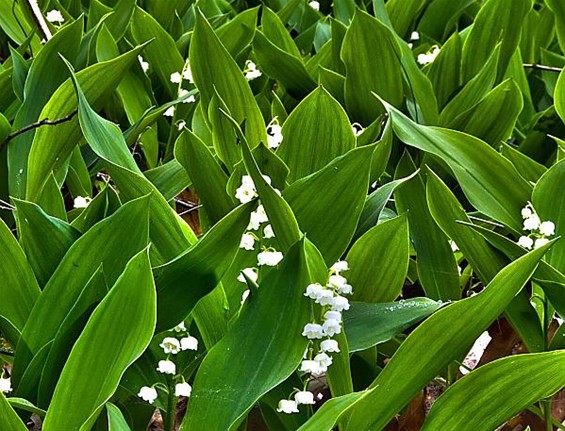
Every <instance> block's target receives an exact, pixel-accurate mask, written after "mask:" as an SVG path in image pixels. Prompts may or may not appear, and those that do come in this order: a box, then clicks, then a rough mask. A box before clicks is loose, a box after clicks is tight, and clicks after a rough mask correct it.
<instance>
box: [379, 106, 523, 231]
mask: <svg viewBox="0 0 565 431" xmlns="http://www.w3.org/2000/svg"><path fill="white" fill-rule="evenodd" d="M386 106H387V109H388V111H389V112H390V114H391V119H392V124H393V128H394V131H395V133H396V135H397V136H398V138H399V139H400V140H401V141H403V142H404V143H406V144H408V145H410V146H413V147H416V148H419V149H421V150H423V151H426V152H429V153H432V154H434V155H436V156H438V157H439V158H441V159H442V160H443V161H444V162H445V163H447V165H448V166H449V167H450V169H451V170H452V171H453V174H454V175H455V177H456V178H457V181H458V182H459V184H460V185H461V188H462V189H463V192H464V193H465V195H466V196H467V199H469V202H471V204H472V205H473V206H474V207H475V208H477V209H478V210H479V211H481V212H482V213H484V214H486V215H488V216H490V217H492V218H494V219H495V220H498V221H500V222H502V223H505V224H506V225H507V226H508V227H510V228H512V229H514V230H515V231H518V232H521V231H522V218H521V216H520V211H521V209H522V208H523V207H524V205H525V203H526V202H527V201H528V200H529V199H530V195H531V186H530V185H529V184H528V182H527V181H526V180H524V179H523V178H522V177H521V176H520V174H519V173H518V171H517V170H516V168H514V166H513V165H512V164H511V163H510V162H509V161H508V160H507V159H505V158H504V157H502V156H501V155H500V154H499V153H497V152H496V151H495V150H494V149H493V148H492V147H491V146H490V145H488V144H487V143H485V142H484V141H481V140H480V139H478V138H474V137H472V136H470V135H467V134H465V133H461V132H457V131H455V130H448V129H442V128H439V127H426V126H420V125H418V124H416V123H414V122H412V121H411V120H409V119H408V118H407V117H406V116H405V115H403V114H402V113H401V112H400V111H397V110H396V109H395V108H393V107H392V106H390V105H388V104H386Z"/></svg>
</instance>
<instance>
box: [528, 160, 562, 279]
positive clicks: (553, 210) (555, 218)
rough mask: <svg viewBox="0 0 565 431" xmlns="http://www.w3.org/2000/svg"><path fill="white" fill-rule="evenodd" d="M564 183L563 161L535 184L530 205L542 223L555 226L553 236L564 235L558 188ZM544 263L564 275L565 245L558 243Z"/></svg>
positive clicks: (560, 197) (560, 196) (560, 195)
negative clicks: (550, 222) (551, 223)
mask: <svg viewBox="0 0 565 431" xmlns="http://www.w3.org/2000/svg"><path fill="white" fill-rule="evenodd" d="M564 181H565V161H561V162H559V163H557V164H555V165H553V166H552V167H551V168H550V169H549V170H548V171H547V172H546V173H545V174H544V175H543V176H542V177H541V178H540V179H539V181H538V182H537V184H536V186H535V188H534V193H533V194H532V203H533V205H534V208H535V209H536V211H537V212H538V214H539V216H540V218H541V220H542V221H546V220H549V221H552V222H553V223H554V224H555V235H557V236H563V235H564V234H565V198H564V196H563V193H561V191H560V190H561V188H560V186H561V185H562V184H563V182H564ZM546 261H547V263H549V264H550V265H551V266H553V267H554V268H555V269H557V270H558V271H560V272H561V273H563V274H565V243H564V242H563V241H559V242H558V243H557V244H555V246H554V247H553V248H552V249H551V251H550V252H548V253H547V256H546Z"/></svg>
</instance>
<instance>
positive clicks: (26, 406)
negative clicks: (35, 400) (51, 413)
mask: <svg viewBox="0 0 565 431" xmlns="http://www.w3.org/2000/svg"><path fill="white" fill-rule="evenodd" d="M8 402H9V403H10V405H11V406H13V407H15V408H17V409H20V410H24V411H26V412H30V413H35V414H36V415H38V416H41V417H43V416H45V413H46V412H45V410H43V409H40V408H39V407H37V406H34V405H33V404H32V403H30V402H29V401H28V400H26V399H24V398H18V397H10V398H8Z"/></svg>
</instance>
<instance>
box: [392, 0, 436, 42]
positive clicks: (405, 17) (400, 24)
mask: <svg viewBox="0 0 565 431" xmlns="http://www.w3.org/2000/svg"><path fill="white" fill-rule="evenodd" d="M426 3H427V1H426V0H408V1H407V0H390V1H388V2H387V3H386V10H387V12H388V15H389V16H390V21H391V22H392V24H393V26H394V29H395V30H396V32H397V33H398V35H399V36H400V37H405V36H406V34H407V32H408V30H409V28H410V25H411V24H412V22H413V21H414V20H415V19H416V17H417V16H418V15H420V12H421V10H422V9H423V8H424V6H425V5H426Z"/></svg>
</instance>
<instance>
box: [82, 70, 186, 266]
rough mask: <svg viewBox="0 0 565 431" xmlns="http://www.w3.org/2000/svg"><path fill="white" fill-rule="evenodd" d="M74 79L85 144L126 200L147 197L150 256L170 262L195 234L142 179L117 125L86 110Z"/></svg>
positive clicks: (86, 102) (90, 110)
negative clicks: (153, 252)
mask: <svg viewBox="0 0 565 431" xmlns="http://www.w3.org/2000/svg"><path fill="white" fill-rule="evenodd" d="M77 77H78V75H77V76H76V77H75V75H74V73H72V71H71V78H72V81H73V85H74V86H75V89H76V92H77V96H78V101H79V115H78V116H79V122H80V128H81V130H82V132H83V133H84V136H85V138H86V140H87V142H88V143H89V145H90V147H91V148H92V149H93V151H94V152H95V153H96V154H97V155H98V156H99V157H101V158H102V159H103V160H104V161H105V162H106V163H107V166H108V171H109V172H110V174H111V175H112V177H113V179H114V181H115V182H116V184H117V185H118V186H119V187H120V189H121V191H122V193H123V194H124V195H125V197H126V199H135V198H138V197H140V196H145V195H147V194H151V198H150V203H149V204H150V218H151V224H150V228H151V231H150V237H151V240H152V243H153V245H154V247H155V252H156V253H157V257H158V258H156V257H155V254H153V255H152V256H153V257H154V260H156V261H157V263H162V262H167V261H170V260H172V259H174V258H175V257H177V256H178V255H179V254H180V253H182V252H183V251H184V250H186V248H187V247H188V246H189V245H190V244H191V243H193V242H194V241H195V240H196V235H194V233H193V232H192V231H191V230H190V228H189V227H188V225H187V224H185V223H184V222H183V221H182V219H180V217H178V216H177V214H176V213H175V212H174V211H173V210H172V208H171V207H170V206H169V205H168V204H167V201H166V200H165V198H164V197H163V196H162V195H161V194H160V193H159V191H158V190H157V189H156V187H155V186H154V185H153V184H151V182H150V181H149V180H148V179H147V178H145V177H144V176H143V174H142V173H141V170H140V169H139V167H138V166H137V164H136V162H135V160H134V158H133V155H132V154H131V153H130V152H129V149H128V147H127V144H126V142H125V139H124V137H123V135H122V134H121V132H120V130H119V128H118V126H116V125H115V124H114V123H111V122H110V121H108V120H106V119H104V118H102V117H101V116H99V115H98V114H97V113H96V112H95V111H94V110H93V109H92V108H91V107H90V105H89V104H88V101H87V100H86V98H85V96H84V93H83V92H82V90H81V87H80V86H79V83H78V80H77Z"/></svg>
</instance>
